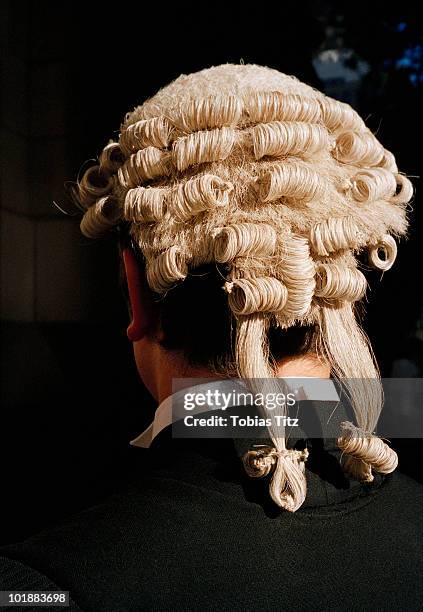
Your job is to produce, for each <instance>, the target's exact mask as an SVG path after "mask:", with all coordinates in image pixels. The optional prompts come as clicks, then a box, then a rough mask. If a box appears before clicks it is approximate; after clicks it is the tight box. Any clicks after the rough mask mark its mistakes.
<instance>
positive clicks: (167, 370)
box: [148, 349, 330, 403]
mask: <svg viewBox="0 0 423 612" xmlns="http://www.w3.org/2000/svg"><path fill="white" fill-rule="evenodd" d="M276 376H277V377H278V378H284V377H285V376H291V377H294V378H305V377H313V378H330V366H329V364H328V363H326V362H323V361H322V360H321V359H319V357H318V356H317V355H315V354H311V353H310V354H306V355H301V356H292V357H286V358H284V359H282V360H281V361H279V362H278V364H277V367H276ZM174 378H186V379H187V386H190V384H192V381H191V383H190V382H188V379H193V378H203V379H213V380H216V379H219V378H228V377H227V376H225V375H223V374H222V375H221V376H219V375H218V374H216V373H213V372H212V371H211V370H209V369H207V368H195V367H192V366H189V365H188V363H187V362H186V359H185V358H184V357H183V356H182V355H181V354H178V353H168V352H165V351H163V350H162V349H160V350H159V351H158V353H157V355H156V360H155V366H154V367H153V369H152V372H151V379H152V380H150V381H148V382H149V383H150V384H148V388H149V390H150V392H151V393H152V394H153V396H154V397H155V399H156V400H157V401H158V403H160V402H162V401H163V400H164V399H166V398H167V397H169V396H170V395H172V393H173V389H172V380H173V379H174Z"/></svg>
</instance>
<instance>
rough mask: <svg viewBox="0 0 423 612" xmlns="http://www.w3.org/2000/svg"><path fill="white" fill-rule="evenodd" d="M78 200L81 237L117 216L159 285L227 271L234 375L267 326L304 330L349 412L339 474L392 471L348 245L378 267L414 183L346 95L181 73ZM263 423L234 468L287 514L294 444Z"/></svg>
mask: <svg viewBox="0 0 423 612" xmlns="http://www.w3.org/2000/svg"><path fill="white" fill-rule="evenodd" d="M76 196H77V198H78V201H79V202H80V204H81V205H82V206H83V207H84V208H85V209H86V212H85V214H84V217H83V219H82V222H81V229H82V232H83V233H84V234H85V235H86V236H88V237H96V236H98V235H99V234H101V233H102V232H104V231H106V230H108V229H110V228H111V227H113V226H115V225H117V224H119V223H121V222H122V221H124V222H126V224H128V225H129V228H130V230H129V231H130V235H131V237H132V240H133V242H134V243H135V244H136V245H137V246H138V248H139V250H140V251H141V253H142V255H143V257H144V260H145V265H146V277H147V280H148V283H149V286H150V288H151V289H152V291H153V292H155V293H157V294H161V295H163V294H166V292H168V291H169V289H171V288H172V287H174V286H175V285H177V284H180V283H183V281H184V279H185V278H186V277H187V275H190V273H191V272H192V271H193V270H195V269H196V268H198V267H199V266H201V265H203V264H211V263H213V262H218V263H221V264H225V265H226V268H225V269H226V270H227V275H226V278H224V279H222V286H223V288H224V290H225V291H226V293H227V305H228V308H229V309H230V311H231V312H232V314H233V316H234V318H235V320H236V338H235V362H236V367H237V372H238V374H239V376H241V377H243V378H246V379H251V380H255V379H271V378H272V377H274V376H275V372H274V368H273V367H272V364H271V361H270V359H269V330H271V329H272V328H278V327H279V328H281V329H288V328H291V327H292V326H305V325H313V326H315V327H316V328H317V329H318V335H319V342H318V352H319V354H320V355H321V356H323V358H324V359H325V360H327V361H328V362H329V363H330V364H331V369H332V375H333V376H334V377H337V378H338V379H340V380H344V381H345V387H346V390H347V392H348V394H349V398H350V401H351V405H352V407H353V409H354V413H355V419H356V423H355V424H352V423H344V424H343V429H342V430H341V431H340V435H339V438H338V446H339V447H340V449H341V450H342V461H343V467H344V469H345V471H346V472H348V473H349V474H351V475H352V476H353V477H355V478H357V479H359V480H361V481H367V482H370V481H371V480H372V479H373V471H377V472H380V473H389V472H392V471H393V470H394V469H395V468H396V466H397V456H396V454H395V452H394V451H393V450H392V449H391V448H390V447H389V446H388V445H387V444H386V443H385V442H384V441H382V440H381V439H379V438H378V437H377V436H375V435H374V434H373V433H372V432H373V431H374V429H375V427H376V423H377V420H378V417H379V414H380V410H381V408H382V404H383V394H382V390H381V385H380V380H379V375H378V370H377V366H376V365H375V363H374V359H373V356H372V352H371V349H370V347H369V344H368V342H367V340H366V337H365V335H364V334H363V332H362V331H361V329H360V327H359V325H358V323H357V322H356V318H355V315H354V310H353V305H354V303H355V302H357V301H358V300H360V299H361V298H362V297H363V296H364V294H365V291H366V279H365V277H364V275H363V273H362V272H361V271H360V270H359V268H358V265H357V259H356V257H357V255H358V254H359V253H360V252H361V251H364V250H366V251H367V252H368V258H369V262H370V263H371V264H372V265H373V266H374V267H376V268H379V269H380V270H388V269H389V268H390V267H391V266H392V264H393V263H394V260H395V257H396V252H397V247H396V242H395V239H394V238H395V237H398V236H401V235H403V234H405V232H406V229H407V218H406V208H407V203H408V202H409V201H410V200H411V198H412V196H413V187H412V184H411V182H410V181H409V180H408V178H407V177H406V176H405V175H404V174H401V173H400V172H399V171H398V168H397V165H396V162H395V158H394V156H393V154H392V153H390V152H389V151H387V150H386V149H384V147H383V145H382V144H381V143H380V142H379V141H378V140H377V138H376V137H375V135H374V134H373V133H372V132H371V131H370V129H369V128H367V127H366V125H365V123H364V121H363V120H362V119H361V117H360V116H359V115H358V114H357V113H356V112H355V111H354V110H353V109H352V108H351V107H350V106H349V105H348V104H345V103H342V102H339V101H336V100H334V99H332V98H329V97H327V96H325V95H324V94H322V93H321V92H319V91H317V90H316V89H314V88H312V87H310V86H308V85H306V84H304V83H302V82H300V81H299V80H298V79H296V78H295V77H292V76H287V75H285V74H282V73H280V72H278V71H276V70H273V69H270V68H266V67H261V66H255V65H231V64H227V65H222V66H217V67H213V68H210V69H207V70H202V71H201V72H197V73H195V74H190V75H181V76H180V77H179V78H177V79H176V80H175V81H174V82H172V83H171V84H170V85H168V86H167V87H164V88H163V89H162V90H160V91H159V92H158V93H157V94H156V95H155V96H153V97H152V98H151V99H149V100H147V101H146V102H145V103H144V104H142V105H141V106H139V107H137V108H135V110H134V111H133V112H131V113H129V114H127V115H126V117H125V120H124V122H123V124H122V126H121V131H120V136H119V139H118V142H110V143H109V144H108V145H107V146H106V147H105V148H104V150H103V151H102V153H101V155H100V157H99V163H98V164H97V165H94V166H92V167H91V168H89V169H88V170H87V171H86V172H85V174H84V176H83V177H82V179H81V180H80V181H79V182H78V184H77V188H76ZM228 341H229V340H228ZM351 379H355V380H356V381H357V380H363V379H364V380H366V379H367V380H369V379H370V380H371V381H372V382H373V384H370V385H367V384H364V383H363V384H362V385H360V384H358V385H357V384H355V385H352V384H350V382H349V381H350V380H351ZM364 432H365V435H362V434H363V433H364ZM269 433H270V437H271V439H272V442H273V444H274V447H273V448H271V449H269V448H268V449H267V450H261V451H250V452H249V453H247V454H246V455H245V456H244V466H245V469H246V471H247V473H248V474H249V475H250V476H252V477H259V476H263V475H266V474H268V473H269V472H270V471H272V478H271V481H270V494H271V496H272V498H273V500H274V501H275V502H276V504H278V505H279V506H281V507H283V508H285V509H287V510H289V511H295V510H297V509H298V508H299V507H300V506H301V504H302V503H303V501H304V499H305V496H306V479H305V465H304V463H305V461H306V459H307V451H298V450H293V449H289V448H287V443H286V442H287V441H286V438H285V432H284V429H283V428H276V427H274V426H272V427H271V428H270V430H269Z"/></svg>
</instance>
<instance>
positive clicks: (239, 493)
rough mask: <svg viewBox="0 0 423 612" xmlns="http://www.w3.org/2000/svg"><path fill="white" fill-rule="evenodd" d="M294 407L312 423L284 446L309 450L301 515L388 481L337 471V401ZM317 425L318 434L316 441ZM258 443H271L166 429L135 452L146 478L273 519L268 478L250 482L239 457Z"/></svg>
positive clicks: (342, 416) (342, 415)
mask: <svg viewBox="0 0 423 612" xmlns="http://www.w3.org/2000/svg"><path fill="white" fill-rule="evenodd" d="M298 405H299V408H298V409H299V410H300V413H299V415H300V416H301V411H307V416H308V419H307V422H308V423H313V427H312V431H313V436H314V437H309V436H308V435H307V432H306V431H303V432H301V433H298V434H297V436H296V438H295V439H290V440H288V442H287V446H288V448H305V447H307V448H308V450H309V457H308V460H307V462H306V478H307V497H306V500H305V502H304V504H303V505H302V506H301V508H300V510H299V511H303V512H307V511H308V510H310V509H313V508H318V507H322V508H323V507H324V508H326V507H331V508H332V509H333V510H335V511H336V510H338V509H342V508H343V507H344V505H345V504H350V503H351V502H353V501H354V500H355V499H357V498H362V497H363V496H366V495H369V494H370V493H372V492H374V491H375V490H376V489H378V488H379V487H380V485H381V484H382V482H383V480H384V478H386V477H381V476H380V475H375V479H374V481H373V483H370V484H362V483H359V482H357V481H355V480H353V479H351V478H349V477H347V476H346V475H345V473H344V471H343V469H342V467H341V464H340V459H341V452H340V450H339V448H338V447H337V445H336V438H337V436H338V435H339V433H340V428H339V424H340V422H341V421H343V420H346V419H350V417H351V415H349V414H348V411H347V410H346V409H345V406H344V405H343V404H342V403H339V402H328V401H310V400H304V401H301V402H299V403H298V404H297V406H298ZM300 421H301V419H300ZM319 426H320V428H321V431H322V435H321V437H315V432H316V428H318V427H319ZM258 444H268V445H270V446H271V445H272V443H271V441H270V439H269V438H268V439H263V438H249V439H246V438H226V439H223V438H217V439H208V438H204V439H199V438H192V439H181V438H179V439H178V438H174V437H173V436H172V427H171V426H169V427H166V428H165V429H164V430H163V431H162V432H161V433H160V434H159V435H158V436H157V437H156V438H155V439H154V440H153V442H152V444H151V447H150V448H149V449H148V450H143V449H136V450H137V451H140V452H141V453H142V454H143V456H145V458H147V460H148V463H149V466H148V473H149V474H152V475H163V476H166V477H171V478H175V479H180V480H183V481H184V482H189V483H192V484H195V485H197V486H201V487H203V488H210V489H213V490H217V491H219V492H221V493H223V494H225V495H231V496H234V497H237V498H239V499H243V500H244V501H245V502H246V503H254V504H259V505H261V506H262V507H263V509H264V511H265V512H266V514H268V515H269V516H276V515H278V514H279V513H280V511H281V509H279V508H278V507H277V506H276V505H275V504H274V502H273V501H272V500H271V498H270V496H269V493H268V488H269V478H270V476H268V477H265V478H251V477H249V476H247V474H246V473H245V470H244V468H243V465H242V461H241V458H242V456H243V454H244V453H245V452H246V451H247V450H250V449H253V447H254V445H258ZM144 453H145V455H144ZM144 473H145V471H144Z"/></svg>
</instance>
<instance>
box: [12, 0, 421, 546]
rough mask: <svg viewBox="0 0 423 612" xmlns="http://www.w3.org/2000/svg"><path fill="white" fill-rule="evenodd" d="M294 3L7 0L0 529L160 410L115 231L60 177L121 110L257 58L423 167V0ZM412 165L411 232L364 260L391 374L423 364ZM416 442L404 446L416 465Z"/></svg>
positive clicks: (377, 343) (89, 153)
mask: <svg viewBox="0 0 423 612" xmlns="http://www.w3.org/2000/svg"><path fill="white" fill-rule="evenodd" d="M292 4H293V3H283V2H279V3H274V4H269V3H266V4H264V3H256V4H253V5H251V6H250V7H249V8H246V6H239V7H236V6H231V5H230V4H229V3H226V5H222V6H218V5H217V4H214V3H211V4H210V5H204V4H197V5H195V4H193V5H185V6H184V5H182V4H181V3H175V4H174V5H173V6H172V5H171V6H169V5H167V4H164V3H161V4H159V3H157V4H156V6H157V8H156V9H154V8H153V9H151V7H150V9H149V11H147V9H146V6H145V4H144V3H131V2H127V3H115V4H113V3H112V4H110V5H106V3H104V2H84V3H82V2H78V1H77V2H68V1H65V2H40V1H37V2H35V1H27V2H22V1H17V2H16V1H8V2H7V1H4V2H2V3H1V7H0V10H1V22H0V23H1V79H2V83H1V114H0V127H1V147H2V167H1V177H0V179H1V183H0V186H1V200H0V205H1V208H0V211H1V331H2V357H1V367H2V372H1V382H2V388H1V403H2V411H1V421H0V422H1V445H0V448H1V450H0V453H1V456H0V460H1V463H0V465H1V474H2V476H1V483H2V494H3V496H2V521H1V525H0V542H6V541H12V540H15V539H17V538H23V537H25V536H26V535H28V534H30V533H32V532H34V531H36V530H38V529H40V528H42V527H44V526H46V525H48V524H51V522H53V521H55V520H56V519H57V518H59V517H61V516H63V515H65V514H68V513H70V512H72V511H75V510H77V509H78V508H81V507H84V506H86V505H88V504H92V503H94V502H95V501H97V500H99V499H101V498H102V497H103V496H104V495H106V494H107V493H109V492H110V491H112V490H113V489H114V487H115V486H116V484H117V483H118V482H121V481H122V480H124V479H125V478H128V477H130V475H131V467H130V466H131V457H132V453H133V452H136V449H132V448H129V447H128V440H129V439H131V437H132V436H134V435H135V434H137V433H139V432H140V431H141V430H142V429H143V427H144V426H145V425H146V423H147V422H148V419H149V417H150V416H151V414H152V411H153V409H154V403H153V401H152V399H151V398H150V397H149V396H148V393H147V392H146V391H145V389H144V388H143V386H142V384H141V382H140V381H139V380H138V377H137V375H136V371H135V366H134V364H133V360H132V355H131V346H130V344H129V342H128V341H127V340H126V336H125V330H126V325H127V315H126V311H125V306H124V302H123V300H122V296H121V292H120V289H119V284H118V259H117V252H116V247H115V244H114V241H113V240H112V239H111V238H105V239H103V240H101V241H99V242H96V243H92V242H90V241H88V240H87V239H85V238H84V237H83V236H82V235H81V234H80V233H79V218H78V217H75V216H72V215H73V214H74V210H73V208H72V206H71V203H70V202H69V200H68V199H67V197H66V195H65V191H64V187H63V186H64V183H65V181H67V180H74V179H75V177H76V176H77V174H78V172H79V171H81V168H82V164H83V163H84V162H86V161H87V160H89V159H90V158H93V157H95V156H97V155H98V154H99V153H100V151H101V149H102V148H103V147H104V145H105V144H106V142H107V141H108V139H109V138H110V137H114V136H116V135H117V130H119V126H120V122H121V120H122V119H123V116H124V114H125V113H126V112H127V111H128V110H132V109H133V108H134V106H136V105H137V104H139V103H141V102H142V101H143V100H144V99H145V98H146V97H148V96H150V95H152V94H153V93H155V91H156V90H157V89H158V88H159V87H161V86H163V85H165V84H166V83H168V82H169V81H170V80H172V79H174V78H176V77H177V76H179V74H180V73H189V72H192V71H196V70H199V69H202V68H204V67H208V66H211V65H217V64H220V63H226V62H234V63H238V62H240V61H243V62H245V63H256V64H264V65H268V66H271V67H274V68H277V69H279V70H281V71H282V72H286V73H289V74H295V75H296V76H297V77H298V78H300V79H301V80H303V81H305V82H307V83H309V84H311V85H313V86H316V87H317V88H319V89H321V90H323V91H325V92H326V93H328V94H329V95H332V96H333V97H336V98H339V99H342V100H345V101H347V102H349V103H351V104H352V105H353V106H354V107H356V108H357V109H358V111H359V112H360V113H361V114H362V115H363V117H364V118H365V119H366V120H367V123H368V125H369V126H370V127H371V129H372V130H373V131H374V132H375V133H376V134H377V137H378V138H379V140H380V141H381V142H382V143H383V144H384V145H385V147H386V148H388V149H390V150H392V151H393V152H394V153H395V155H396V157H397V161H398V165H399V168H400V170H401V171H403V172H405V173H407V175H408V176H413V177H418V176H420V175H421V164H422V155H421V150H422V145H421V143H422V133H421V126H422V122H421V119H420V117H421V108H422V85H423V83H422V76H423V68H422V29H421V23H418V21H417V17H416V12H415V9H413V3H411V2H408V1H407V2H404V1H402V2H400V3H395V5H390V4H388V3H380V2H361V1H360V2H349V3H343V2H334V3H329V2H313V3H307V2H300V3H294V4H295V6H294V7H293V6H292ZM200 7H202V9H201V8H200ZM328 57H329V58H330V57H332V58H333V57H335V58H338V60H337V64H336V67H334V66H333V65H330V63H329V64H328V63H327V61H326V63H325V61H324V60H325V58H326V60H327V58H328ZM319 62H320V63H319ZM322 62H323V63H322ZM322 68H324V69H325V72H324V73H323V72H322ZM335 68H336V70H335ZM413 181H414V184H415V186H416V189H417V196H416V198H415V200H414V202H413V208H414V211H413V212H412V213H411V226H410V235H409V240H408V242H405V241H402V243H401V245H400V250H399V256H398V259H397V262H396V265H395V266H394V268H393V269H392V270H391V271H389V272H388V273H386V274H385V275H383V282H380V281H381V280H382V274H381V273H380V272H379V273H371V274H370V278H371V291H370V292H369V296H370V302H369V304H368V306H367V313H368V314H367V318H366V319H365V320H364V326H365V329H366V330H367V332H368V333H369V335H370V337H371V338H372V341H373V346H374V349H375V353H376V357H377V359H378V361H379V363H380V366H381V370H382V374H383V375H385V376H389V375H391V374H392V372H394V373H395V372H398V364H400V366H401V367H402V368H405V371H407V367H411V368H413V367H414V370H413V371H414V375H421V360H422V357H421V346H422V343H421V340H420V339H419V337H420V338H421V337H422V334H423V330H422V326H423V323H422V321H421V316H422V302H423V300H422V289H421V287H422V283H421V264H422V259H421V243H422V239H423V236H422V229H423V224H422V212H421V209H420V206H419V204H420V203H419V199H420V196H419V188H420V185H419V180H418V179H417V178H416V179H413ZM53 201H56V202H57V203H58V204H59V205H60V206H61V207H62V208H63V209H65V210H67V211H69V212H70V213H71V214H70V215H68V216H66V215H64V214H63V213H61V212H60V211H59V210H58V208H56V207H55V206H54V205H53ZM399 359H401V361H398V360H399ZM404 359H406V361H404ZM410 364H411V366H410ZM401 371H402V372H403V371H404V370H401ZM398 445H399V442H398ZM410 447H411V446H410ZM413 448H414V447H413ZM418 450H419V446H418V444H417V445H415V450H413V452H414V453H416V455H415V456H414V455H411V456H410V457H409V458H408V459H407V458H405V459H404V460H403V461H402V467H403V469H405V470H406V471H407V470H408V471H409V472H410V473H412V474H413V475H415V476H416V477H420V476H419V474H420V468H419V469H417V467H418V466H419V464H418V458H417V451H418ZM404 456H405V455H404ZM420 465H421V459H420Z"/></svg>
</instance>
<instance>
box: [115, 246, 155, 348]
mask: <svg viewBox="0 0 423 612" xmlns="http://www.w3.org/2000/svg"><path fill="white" fill-rule="evenodd" d="M122 257H123V263H124V266H125V273H126V282H127V285H128V294H129V300H130V303H131V311H132V321H131V323H130V324H129V326H128V329H127V330H126V334H127V336H128V339H129V340H131V342H136V341H137V340H141V338H143V337H144V336H145V335H147V333H148V332H149V331H151V330H152V329H153V327H154V323H155V318H154V305H153V301H152V295H151V291H150V289H149V287H148V285H147V281H146V279H145V276H144V273H143V271H142V270H140V266H139V263H138V261H137V258H136V257H135V254H134V253H133V251H132V250H131V249H130V248H125V249H124V250H123V252H122Z"/></svg>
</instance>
